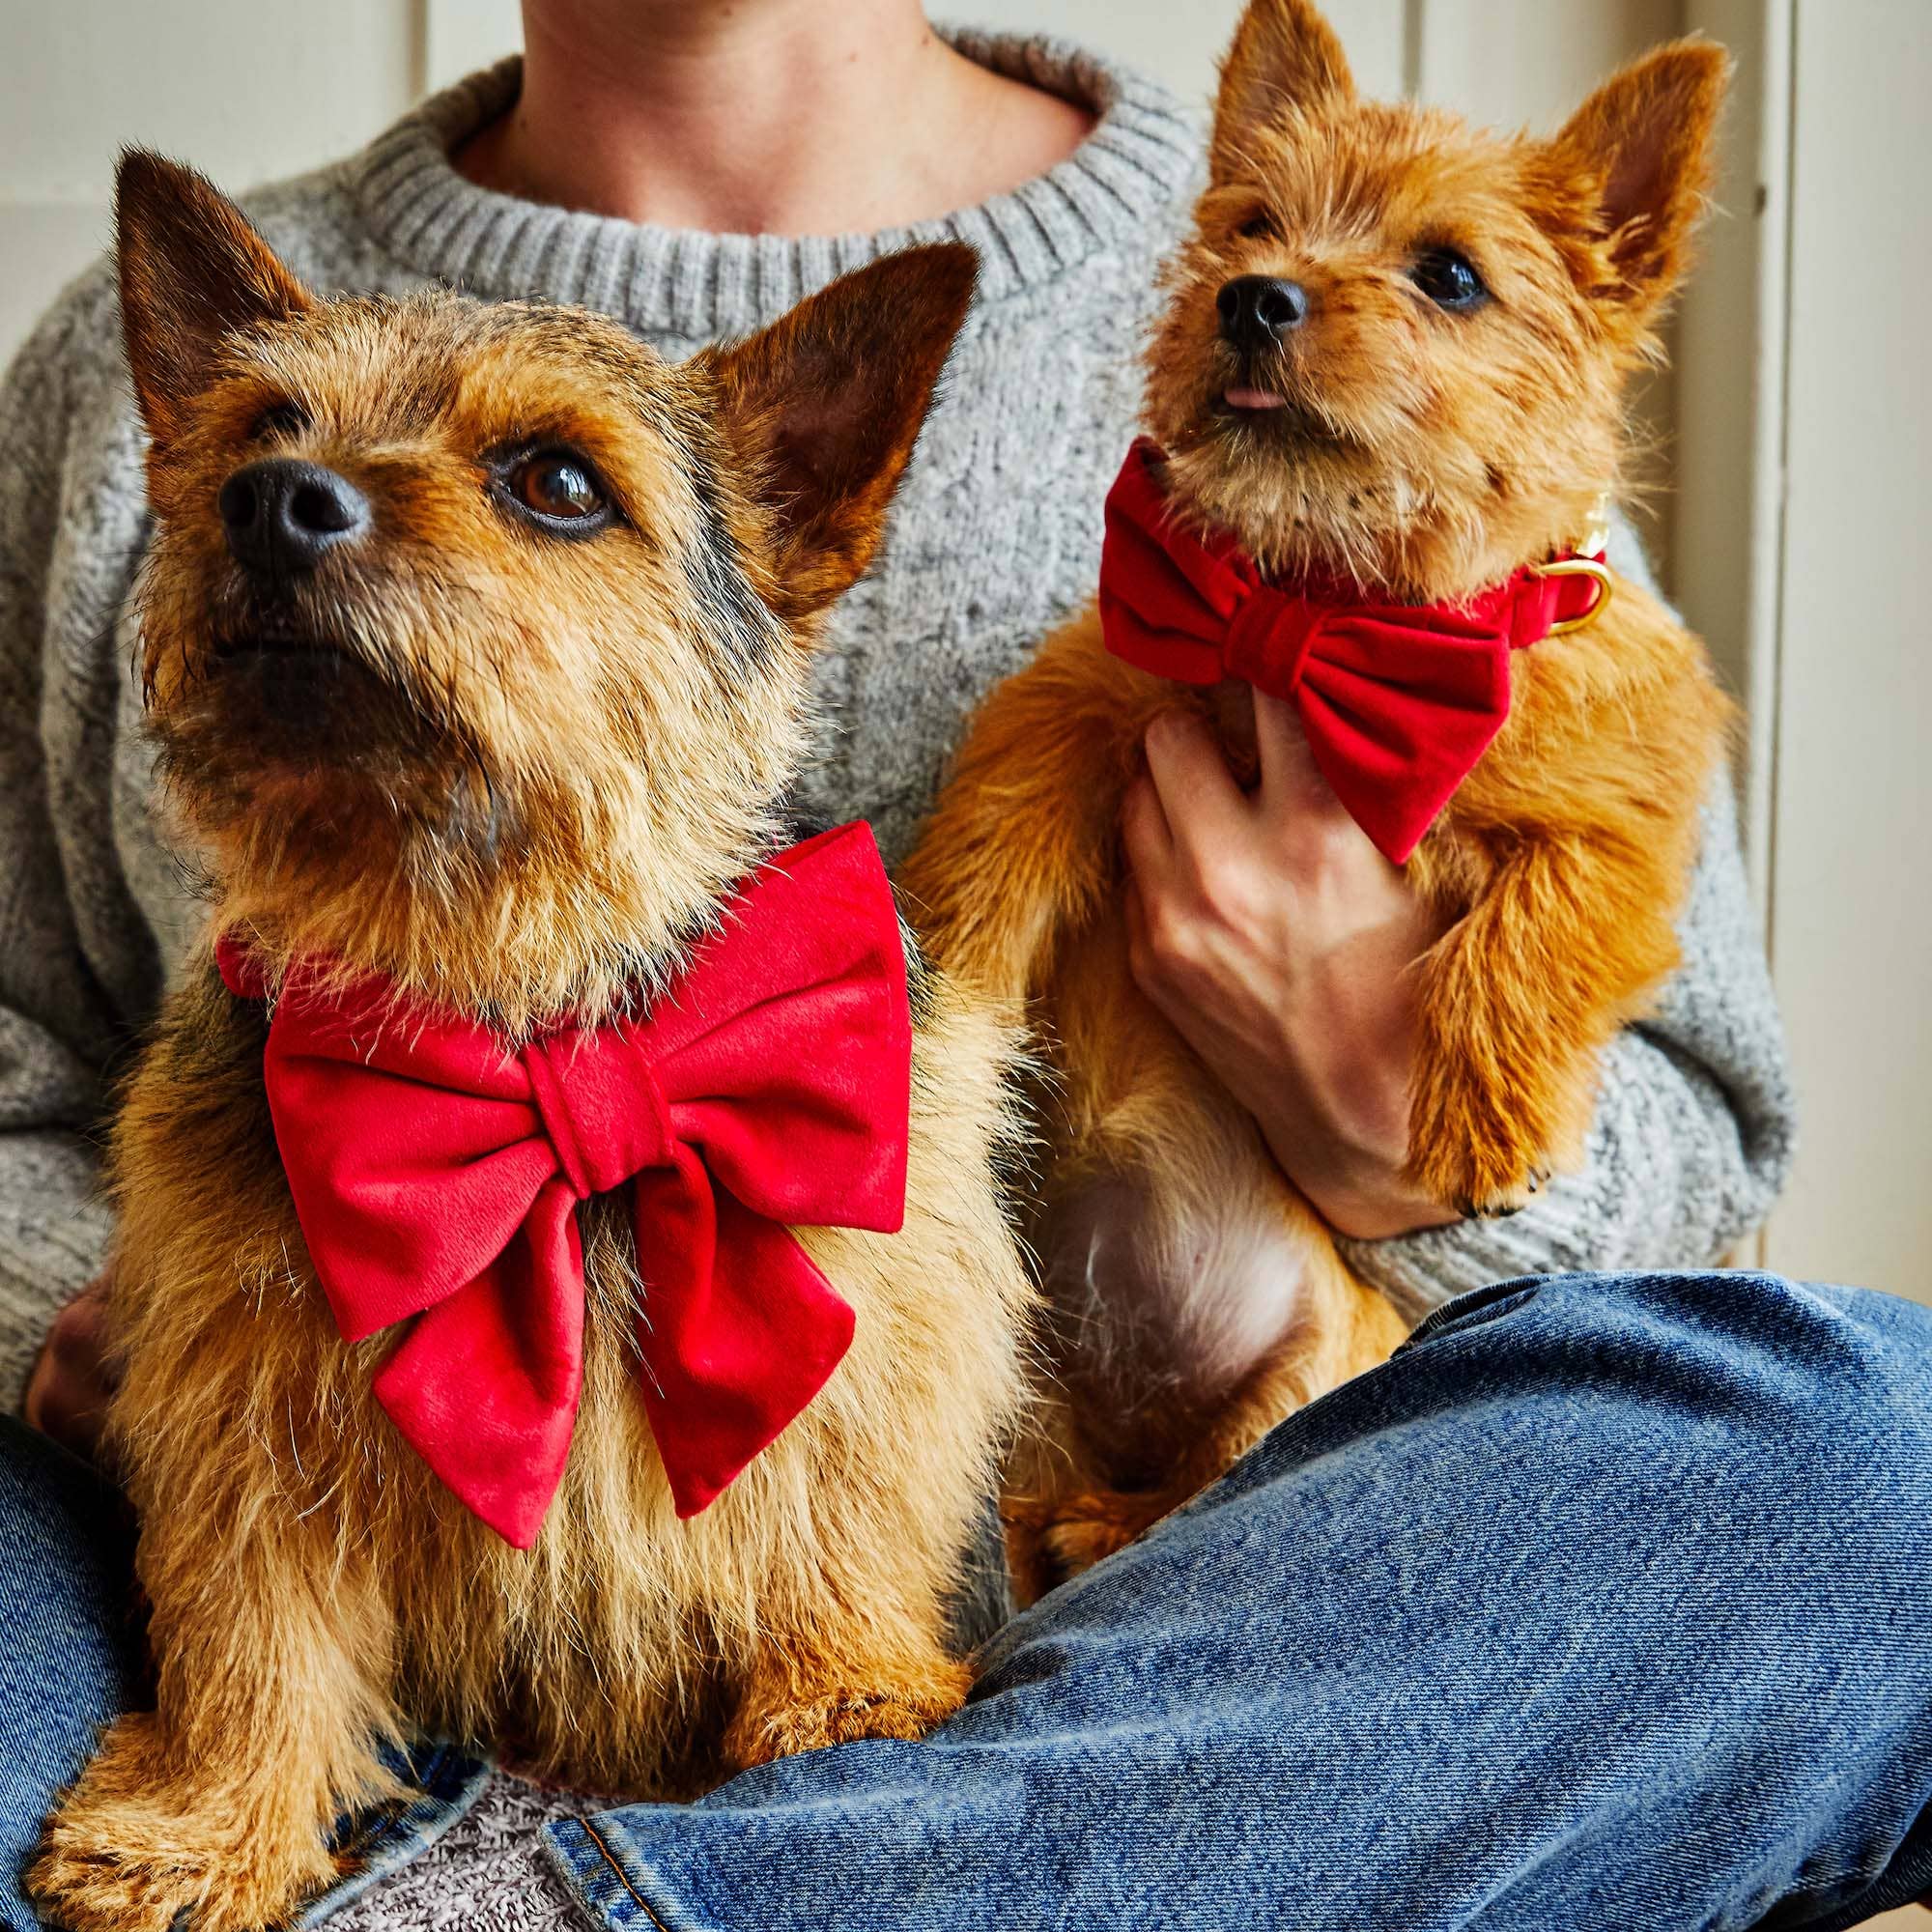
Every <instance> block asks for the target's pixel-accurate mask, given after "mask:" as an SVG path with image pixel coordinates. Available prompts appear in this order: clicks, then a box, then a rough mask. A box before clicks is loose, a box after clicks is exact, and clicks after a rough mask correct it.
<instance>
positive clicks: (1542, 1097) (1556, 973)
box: [1408, 839, 1679, 1215]
mask: <svg viewBox="0 0 1932 1932" xmlns="http://www.w3.org/2000/svg"><path fill="white" fill-rule="evenodd" d="M1676 857H1677V855H1676V853H1675V851H1674V850H1673V849H1671V848H1670V844H1669V841H1667V840H1662V839H1661V840H1660V841H1659V843H1658V849H1657V850H1655V851H1645V850H1642V849H1638V848H1636V847H1634V846H1633V844H1632V842H1631V841H1629V840H1627V839H1625V840H1617V841H1610V840H1608V839H1605V840H1603V841H1581V840H1579V841H1577V842H1574V843H1562V844H1559V843H1556V842H1554V841H1549V842H1543V843H1536V844H1528V845H1525V846H1524V847H1522V848H1521V849H1520V851H1519V852H1518V853H1516V854H1515V855H1514V856H1513V857H1512V858H1510V859H1509V860H1508V861H1507V863H1505V864H1504V865H1503V866H1502V867H1499V869H1498V870H1497V871H1496V872H1495V874H1494V875H1493V877H1492V879H1491V880H1490V882H1489V884H1488V886H1487V887H1486V888H1485V890H1484V892H1483V894H1482V895H1481V897H1480V898H1478V900H1477V901H1476V903H1475V905H1474V906H1472V907H1471V908H1470V910H1469V912H1468V913H1467V914H1466V916H1465V917H1464V918H1463V919H1462V920H1461V921H1460V922H1459V923H1457V924H1456V925H1454V926H1453V927H1451V928H1450V930H1449V932H1448V933H1447V934H1446V935H1445V936H1444V937H1443V938H1442V939H1441V940H1440V941H1439V942H1438V943H1437V945H1436V946H1435V949H1434V951H1433V952H1430V954H1429V955H1428V956H1427V958H1426V960H1425V962H1424V968H1423V978H1422V990H1421V996H1420V1003H1419V1012H1418V1028H1417V1039H1416V1051H1415V1076H1414V1084H1413V1095H1412V1101H1411V1108H1410V1117H1409V1166H1408V1173H1409V1177H1410V1179H1413V1180H1414V1181H1416V1182H1417V1183H1419V1184H1420V1185H1421V1186H1423V1187H1424V1188H1426V1189H1427V1190H1428V1191H1429V1192H1430V1193H1431V1194H1432V1195H1434V1196H1435V1198H1436V1199H1437V1200H1439V1201H1441V1202H1442V1203H1443V1204H1444V1205H1445V1206H1448V1207H1452V1208H1461V1209H1462V1210H1463V1212H1465V1213H1474V1214H1486V1215H1488V1214H1504V1213H1510V1212H1513V1211H1515V1210H1516V1209H1517V1208H1520V1207H1522V1206H1523V1205H1524V1204H1525V1203H1526V1202H1527V1201H1528V1199H1529V1198H1530V1196H1531V1195H1532V1194H1533V1193H1534V1192H1535V1191H1536V1189H1537V1188H1538V1186H1539V1185H1540V1184H1541V1182H1542V1181H1543V1180H1545V1179H1548V1170H1549V1169H1550V1168H1552V1167H1554V1166H1558V1165H1565V1164H1568V1163H1571V1162H1574V1161H1575V1160H1576V1159H1577V1158H1579V1157H1580V1155H1581V1152H1582V1141H1583V1135H1584V1132H1585V1130H1586V1129H1587V1127H1588V1125H1589V1120H1590V1110H1591V1107H1592V1105H1593V1103H1594V1100H1595V1095H1596V1086H1597V1077H1598V1073H1597V1069H1598V1065H1599V1058H1600V1056H1601V1054H1602V1053H1603V1050H1604V1048H1605V1046H1606V1045H1607V1044H1608V1043H1609V1041H1610V1039H1611V1038H1612V1037H1614V1035H1615V1034H1616V1031H1617V1029H1618V1028H1619V1027H1621V1026H1622V1025H1624V1024H1625V1023H1626V1022H1627V1021H1628V1020H1629V1019H1630V1018H1632V1017H1633V1016H1634V1013H1635V1011H1636V1010H1637V1009H1638V1008H1639V1006H1640V1003H1641V998H1642V995H1643V993H1644V992H1645V990H1646V989H1647V988H1648V987H1651V986H1653V985H1655V984H1656V983H1657V982H1658V981H1659V980H1662V978H1663V977H1664V976H1665V975H1666V974H1667V973H1668V972H1670V971H1671V969H1672V968H1673V967H1674V966H1675V965H1676V964H1677V960H1678V948H1677V939H1676V933H1675V930H1674V928H1673V925H1672V922H1671V912H1670V909H1671V908H1672V907H1673V906H1674V905H1675V904H1676V902H1677V899H1678V897H1679V881H1678V877H1677V874H1676V871H1675V869H1674V867H1675V864H1676Z"/></svg>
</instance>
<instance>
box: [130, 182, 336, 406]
mask: <svg viewBox="0 0 1932 1932" xmlns="http://www.w3.org/2000/svg"><path fill="white" fill-rule="evenodd" d="M114 225H115V235H116V243H117V251H118V254H119V257H120V266H121V326H122V330H123V334H124V337H125V339H126V343H127V349H128V369H129V371H130V373H131V374H132V376H133V378H134V394H135V397H136V398H137V400H138V401H139V403H140V405H141V414H142V415H143V417H144V418H145V419H146V421H147V424H148V430H149V433H150V434H151V435H152V436H153V437H154V439H155V440H156V442H165V441H166V440H168V439H169V437H171V436H172V435H173V434H174V433H175V431H176V430H177V429H178V428H179V426H180V423H181V418H182V412H183V410H184V408H185V405H186V404H187V403H188V402H189V401H190V400H191V399H192V398H193V397H194V396H196V395H197V394H199V393H200V391H201V390H203V389H204V388H206V387H207V386H208V384H209V381H210V379H211V377H212V376H213V371H214V366H215V363H216V361H217V359H218V358H219V355H220V353H221V344H222V340H223V338H224V337H226V336H228V335H230V334H233V333H234V332H235V331H237V330H238V329H245V328H249V327H253V326H254V325H256V324H257V323H263V322H270V321H275V320H278V319H280V318H282V317H285V316H291V315H296V314H299V313H300V311H301V310H303V309H304V308H306V307H308V306H309V303H310V297H309V295H308V294H307V292H306V291H305V290H304V289H303V288H302V286H301V284H300V283H299V282H298V281H297V280H296V278H295V277H294V276H293V275H292V274H290V273H289V271H288V270H286V269H285V268H283V266H282V265H281V263H280V262H279V261H278V260H277V259H276V258H275V255H274V252H273V250H272V249H270V246H269V244H268V243H267V242H266V241H263V240H262V238H261V237H260V236H259V235H257V234H256V233H255V231H254V230H253V229H252V228H251V227H249V225H248V221H247V217H246V216H244V215H243V214H242V213H241V210H240V209H239V208H237V207H236V206H235V204H234V203H233V202H232V201H230V200H229V199H228V197H227V196H226V195H224V194H221V193H220V192H218V191H217V190H216V189H215V188H214V187H213V185H211V184H210V183H209V182H207V181H205V180H204V179H203V178H202V177H201V176H200V175H198V174H196V173H195V172H194V170H193V169H192V168H185V167H182V166H180V165H179V164H178V163H176V162H174V161H169V160H163V159H162V158H161V156H159V155H153V154H149V153H147V152H146V151H145V150H143V149H140V148H132V149H129V150H128V152H127V153H126V154H124V155H123V156H121V167H120V171H119V174H118V175H117V177H116V180H115V189H114Z"/></svg>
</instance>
